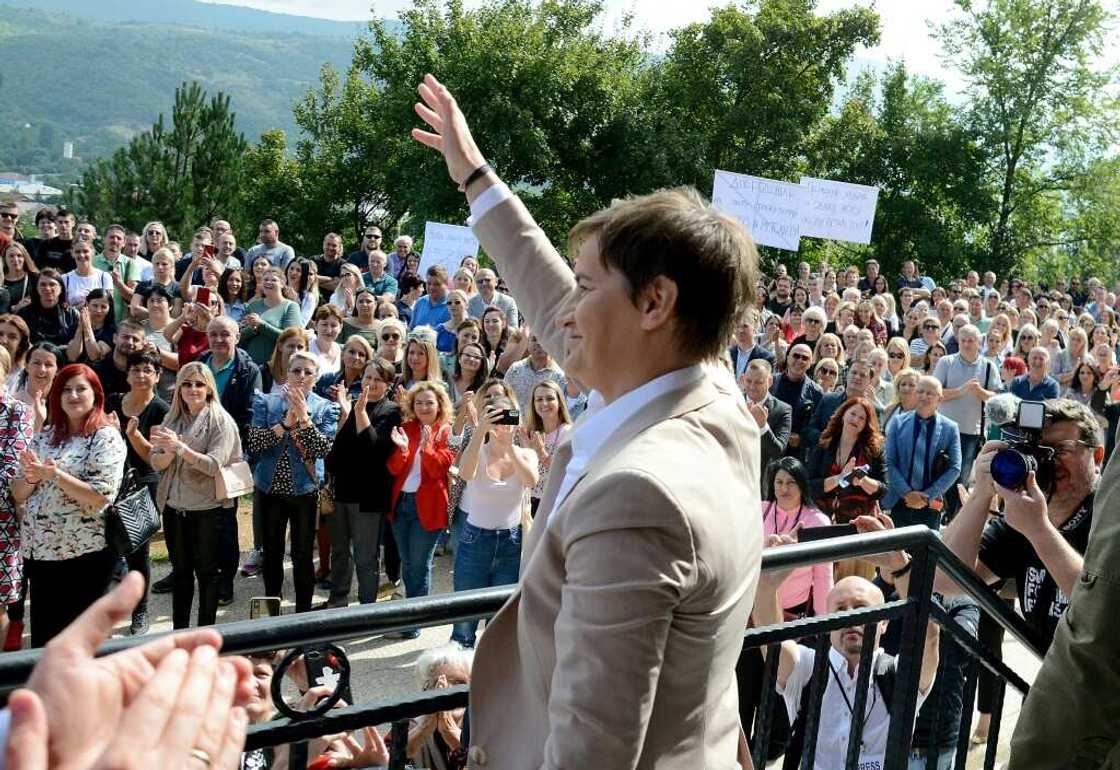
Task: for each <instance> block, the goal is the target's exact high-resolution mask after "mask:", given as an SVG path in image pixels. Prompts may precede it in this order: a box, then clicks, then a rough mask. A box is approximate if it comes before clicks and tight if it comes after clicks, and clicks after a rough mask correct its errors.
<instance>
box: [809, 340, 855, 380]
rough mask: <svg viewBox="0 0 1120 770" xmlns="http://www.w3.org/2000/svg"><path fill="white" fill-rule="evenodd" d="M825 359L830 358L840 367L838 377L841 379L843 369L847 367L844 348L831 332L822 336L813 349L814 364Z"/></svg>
mask: <svg viewBox="0 0 1120 770" xmlns="http://www.w3.org/2000/svg"><path fill="white" fill-rule="evenodd" d="M825 358H831V359H832V360H833V361H835V362H836V363H837V365H838V366H839V367H840V376H841V378H843V375H844V368H845V366H846V365H847V360H846V359H845V357H844V346H843V344H841V342H840V338H839V337H837V336H836V335H835V334H832V333H831V332H829V333H827V334H822V335H821V338H820V339H819V340H817V344H816V346H815V347H814V348H813V362H814V364H817V363H820V361H821V360H822V359H825Z"/></svg>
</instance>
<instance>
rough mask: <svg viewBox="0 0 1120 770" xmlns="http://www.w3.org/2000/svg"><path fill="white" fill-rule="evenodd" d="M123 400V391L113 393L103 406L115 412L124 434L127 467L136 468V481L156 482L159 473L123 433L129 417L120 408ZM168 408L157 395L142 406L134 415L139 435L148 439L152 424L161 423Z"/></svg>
mask: <svg viewBox="0 0 1120 770" xmlns="http://www.w3.org/2000/svg"><path fill="white" fill-rule="evenodd" d="M123 401H124V394H123V393H114V394H113V395H111V396H108V397H107V398H106V399H105V406H106V411H108V412H115V413H116V415H117V419H118V420H120V423H121V434H122V435H124V443H125V445H126V446H127V447H128V467H129V468H135V469H136V471H137V474H138V476H139V478H138V481H140V482H141V483H143V484H151V483H154V482H157V481H159V473H157V472H156V470H155V469H153V468H152V466H150V465H148V463H146V462H144V458H142V457H141V456H140V455H139V454H137V453H136V450H135V449H133V447H132V442H131V441H129V440H128V435H127V434H125V429H126V428H127V427H128V419H129V418H128V416H127V415H126V414H125V413H124V410H123V409H122V408H121V403H122V402H123ZM170 410H171V407H169V406H168V405H167V402H166V401H164V400H163V399H162V398H160V397H159V396H156V397H155V398H153V399H152V400H151V401H149V402H148V405H147V406H146V407H144V411H142V412H141V413H140V414H138V415H136V419H137V421H138V422H139V423H140V425H139V428H140V435H141V436H143V437H144V438H146V439H149V440H150V439H151V437H152V426H153V425H159V424H160V423H162V422H163V418H164V417H166V416H167V413H168V412H169V411H170Z"/></svg>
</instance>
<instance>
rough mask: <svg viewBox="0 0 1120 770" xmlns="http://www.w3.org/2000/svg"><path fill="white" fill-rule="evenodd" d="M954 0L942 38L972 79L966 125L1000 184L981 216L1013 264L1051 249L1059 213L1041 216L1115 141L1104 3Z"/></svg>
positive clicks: (997, 251)
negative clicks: (1104, 60) (956, 12)
mask: <svg viewBox="0 0 1120 770" xmlns="http://www.w3.org/2000/svg"><path fill="white" fill-rule="evenodd" d="M956 2H957V5H958V6H959V8H960V10H961V11H962V12H963V13H962V15H961V16H960V17H958V18H955V19H953V20H951V21H949V22H947V23H946V24H944V25H943V26H942V27H941V30H940V38H941V41H942V43H943V44H944V46H945V53H946V58H947V59H949V60H951V61H953V62H954V63H955V64H956V65H957V66H958V67H960V68H961V70H962V71H963V72H964V74H965V76H966V78H967V79H968V82H969V89H968V96H969V109H968V116H967V120H968V125H969V128H970V129H971V131H972V132H973V134H974V135H975V137H976V139H977V141H978V143H979V144H980V146H981V147H982V148H983V149H984V151H985V153H986V157H987V162H988V165H989V172H988V174H987V176H988V180H987V181H988V182H989V183H990V184H991V185H992V186H993V187H994V188H995V190H996V193H995V198H996V202H997V205H996V207H995V209H994V211H993V215H992V217H991V218H990V219H988V220H987V221H986V222H984V223H983V227H984V229H985V230H986V236H987V240H988V244H989V246H988V250H989V255H990V260H991V263H992V264H996V265H1005V264H1013V263H1016V262H1019V261H1021V260H1023V258H1024V257H1026V256H1027V255H1028V254H1030V252H1031V251H1032V250H1033V249H1036V248H1047V247H1048V246H1049V243H1050V241H1052V239H1053V234H1052V233H1053V231H1052V229H1051V228H1052V227H1053V225H1054V222H1053V218H1052V217H1047V216H1039V214H1041V213H1044V212H1046V211H1048V210H1051V209H1052V207H1053V204H1054V203H1055V202H1057V201H1059V200H1060V197H1061V195H1062V194H1063V193H1067V192H1069V191H1072V190H1074V189H1075V188H1077V187H1078V186H1082V185H1084V184H1085V182H1086V174H1087V173H1088V172H1089V169H1090V167H1091V165H1092V162H1093V160H1094V159H1095V158H1097V157H1099V156H1100V155H1101V154H1102V152H1103V151H1104V150H1105V149H1106V148H1107V147H1108V146H1109V144H1110V143H1111V140H1112V136H1111V130H1112V127H1113V124H1114V122H1115V118H1116V111H1115V107H1116V104H1115V98H1114V96H1112V95H1111V94H1110V89H1109V88H1107V86H1108V85H1109V84H1114V83H1115V76H1116V72H1115V71H1114V70H1112V69H1108V68H1104V67H1102V66H1100V64H1099V62H1100V60H1101V52H1102V47H1103V43H1104V35H1105V28H1106V22H1107V21H1108V14H1107V13H1106V11H1105V9H1104V7H1103V5H1102V4H1101V3H1100V2H1098V0H1045V1H1044V2H1039V0H989V2H985V3H979V2H974V0H956ZM1056 196H1057V197H1056Z"/></svg>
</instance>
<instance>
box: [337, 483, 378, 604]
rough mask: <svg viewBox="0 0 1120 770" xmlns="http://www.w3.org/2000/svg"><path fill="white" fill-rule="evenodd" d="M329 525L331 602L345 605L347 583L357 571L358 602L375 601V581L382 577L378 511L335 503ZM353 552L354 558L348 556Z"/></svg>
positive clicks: (348, 587) (348, 588)
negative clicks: (332, 586)
mask: <svg viewBox="0 0 1120 770" xmlns="http://www.w3.org/2000/svg"><path fill="white" fill-rule="evenodd" d="M327 521H328V523H329V524H330V528H331V583H333V584H334V588H332V589H331V599H330V601H331V603H332V604H341V605H343V606H345V605H346V603H347V599H348V598H349V596H350V582H351V581H352V580H353V579H354V578H353V574H354V571H355V570H357V573H358V601H360V602H361V603H362V604H373V603H374V602H376V601H377V584H378V579H379V578H380V577H381V568H380V564H379V562H380V561H381V559H380V554H379V553H378V551H379V550H380V548H381V514H380V513H370V512H368V511H362V510H359V508H358V503H340V502H338V501H337V500H336V501H335V504H334V513H333V514H331V515H330V516H329V517H328V518H327ZM351 551H353V555H354V558H353V561H351V559H350V554H351Z"/></svg>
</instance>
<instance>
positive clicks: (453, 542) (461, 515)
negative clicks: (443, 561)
mask: <svg viewBox="0 0 1120 770" xmlns="http://www.w3.org/2000/svg"><path fill="white" fill-rule="evenodd" d="M466 520H467V512H466V511H464V510H463V509H462V508H460V507H459V506H455V512H454V513H453V514H451V534H450V536H449V538H448V545H447V547H448V548H449V549H450V550H451V553H455V552H456V551H458V549H459V538H460V537H462V535H463V524H464V523H465V522H466Z"/></svg>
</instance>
